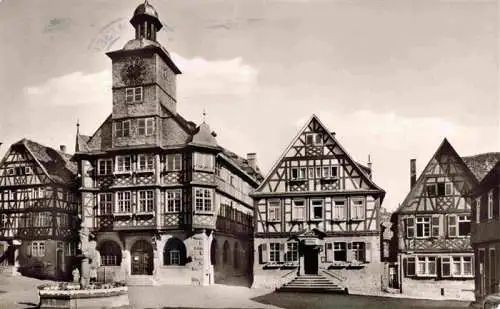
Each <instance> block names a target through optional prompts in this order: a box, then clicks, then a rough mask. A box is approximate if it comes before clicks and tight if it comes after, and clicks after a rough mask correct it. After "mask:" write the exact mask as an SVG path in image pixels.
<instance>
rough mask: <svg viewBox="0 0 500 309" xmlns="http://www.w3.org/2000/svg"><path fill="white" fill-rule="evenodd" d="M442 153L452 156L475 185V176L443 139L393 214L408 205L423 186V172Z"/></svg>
mask: <svg viewBox="0 0 500 309" xmlns="http://www.w3.org/2000/svg"><path fill="white" fill-rule="evenodd" d="M443 153H449V154H451V155H453V156H454V157H455V158H456V159H457V163H458V164H460V165H462V167H463V168H464V171H465V173H466V174H467V175H468V176H469V178H470V180H471V181H472V182H474V183H475V184H477V179H476V176H474V174H473V173H472V172H471V171H470V169H469V167H468V166H467V165H466V164H465V163H464V161H463V160H462V158H461V157H460V156H459V155H458V153H457V152H456V150H455V148H453V146H452V145H451V144H450V142H449V141H448V139H446V138H444V139H443V141H442V142H441V144H440V145H439V147H438V149H437V150H436V152H435V153H434V155H433V156H432V157H431V159H430V160H429V162H427V165H426V166H425V168H424V169H423V170H422V172H421V173H420V176H419V177H418V179H417V181H416V182H415V184H414V186H413V188H411V189H410V191H409V192H408V194H407V195H406V197H405V199H404V201H403V203H401V205H399V207H398V208H397V209H396V211H395V212H399V211H400V210H402V209H404V208H405V207H406V205H407V204H408V202H409V200H410V199H411V198H412V197H413V196H414V195H415V193H416V191H417V190H418V188H419V187H420V186H422V185H423V182H424V172H425V171H426V170H427V169H428V167H429V166H430V164H431V162H432V160H434V159H436V160H437V158H439V157H440V155H441V154H443Z"/></svg>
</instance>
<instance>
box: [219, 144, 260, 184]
mask: <svg viewBox="0 0 500 309" xmlns="http://www.w3.org/2000/svg"><path fill="white" fill-rule="evenodd" d="M222 154H223V155H224V157H226V158H227V159H228V160H230V161H231V162H233V163H234V164H235V165H236V166H238V167H239V168H240V169H241V170H243V171H244V172H245V173H247V174H248V175H249V176H250V177H252V178H253V179H255V181H256V182H257V183H260V182H261V181H262V179H264V177H263V176H262V173H261V171H260V169H259V167H258V166H255V169H254V168H253V167H251V166H250V165H249V164H248V160H247V159H244V158H242V157H240V156H238V155H237V154H235V153H234V152H232V151H230V150H227V149H225V148H223V149H222Z"/></svg>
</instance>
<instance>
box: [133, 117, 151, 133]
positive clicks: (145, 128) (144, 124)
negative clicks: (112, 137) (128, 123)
mask: <svg viewBox="0 0 500 309" xmlns="http://www.w3.org/2000/svg"><path fill="white" fill-rule="evenodd" d="M154 132H155V119H154V118H145V119H137V135H140V136H144V135H146V136H149V135H153V134H154Z"/></svg>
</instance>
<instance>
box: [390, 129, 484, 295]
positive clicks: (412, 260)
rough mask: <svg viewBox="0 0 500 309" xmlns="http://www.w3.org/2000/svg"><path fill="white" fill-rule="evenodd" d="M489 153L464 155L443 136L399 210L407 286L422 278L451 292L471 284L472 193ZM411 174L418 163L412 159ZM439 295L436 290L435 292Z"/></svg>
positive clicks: (409, 288)
mask: <svg viewBox="0 0 500 309" xmlns="http://www.w3.org/2000/svg"><path fill="white" fill-rule="evenodd" d="M485 158H486V157H485V156H484V155H477V156H472V157H464V158H461V157H460V156H459V155H458V154H457V152H456V151H455V149H454V148H453V147H452V146H451V144H450V143H449V142H448V140H447V139H444V140H443V142H442V143H441V145H440V146H439V148H438V149H437V151H436V152H435V154H434V155H433V157H432V158H431V159H430V161H429V162H428V164H427V165H426V167H425V168H424V169H423V171H422V173H421V174H420V176H419V178H418V179H417V180H416V181H415V176H412V177H413V179H412V180H411V184H412V187H411V190H410V192H409V193H408V195H407V196H406V198H405V200H404V201H403V203H402V204H401V205H400V207H399V208H398V209H397V211H396V212H395V213H396V215H397V222H398V232H399V233H398V238H399V239H398V252H399V262H400V263H402V264H401V266H402V271H403V272H402V273H403V277H402V280H401V284H402V287H403V289H404V290H407V291H415V288H416V287H417V286H418V283H419V282H420V280H422V278H424V279H426V280H430V282H435V283H434V285H435V286H440V287H441V288H443V292H442V293H445V294H448V295H457V293H459V290H458V286H457V283H452V282H453V280H455V281H456V280H459V281H460V284H459V285H460V288H466V287H469V286H472V284H473V281H472V278H473V277H474V267H473V265H474V259H473V254H472V247H471V242H470V232H471V221H472V213H471V205H472V200H471V198H470V197H469V195H468V194H469V193H470V191H471V190H472V189H473V188H474V187H475V186H476V185H477V183H478V181H479V180H480V178H481V177H483V176H484V171H483V169H484V165H485ZM410 170H411V171H412V174H413V175H416V173H415V161H414V160H412V166H411V169H410ZM434 293H436V290H435V291H434Z"/></svg>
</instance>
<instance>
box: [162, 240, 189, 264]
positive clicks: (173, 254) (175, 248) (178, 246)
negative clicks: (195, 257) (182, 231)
mask: <svg viewBox="0 0 500 309" xmlns="http://www.w3.org/2000/svg"><path fill="white" fill-rule="evenodd" d="M185 263H186V246H185V245H184V243H183V242H182V241H181V240H180V239H178V238H176V237H172V238H170V239H169V240H168V241H167V243H166V244H165V249H164V252H163V264H164V265H184V264H185Z"/></svg>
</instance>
